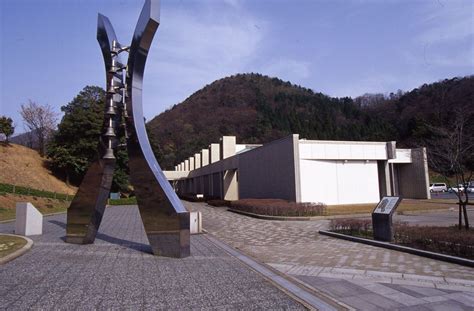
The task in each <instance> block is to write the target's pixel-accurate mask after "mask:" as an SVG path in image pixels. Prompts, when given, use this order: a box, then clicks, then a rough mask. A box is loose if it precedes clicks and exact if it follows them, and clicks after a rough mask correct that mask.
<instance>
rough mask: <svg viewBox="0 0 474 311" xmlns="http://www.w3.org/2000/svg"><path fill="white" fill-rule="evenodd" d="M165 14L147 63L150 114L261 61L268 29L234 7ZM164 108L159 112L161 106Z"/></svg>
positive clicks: (145, 87)
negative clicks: (258, 58)
mask: <svg viewBox="0 0 474 311" xmlns="http://www.w3.org/2000/svg"><path fill="white" fill-rule="evenodd" d="M201 9H202V10H203V11H202V12H201V11H200V12H199V14H198V12H191V11H183V10H182V9H181V10H179V11H178V10H168V11H166V13H165V12H162V17H161V25H160V28H159V30H158V33H157V35H156V38H155V40H156V42H154V45H153V47H152V51H151V52H150V55H149V60H148V61H147V69H146V74H145V85H144V96H146V97H145V100H144V103H145V107H144V111H145V114H146V115H148V116H150V115H153V116H154V115H156V114H158V113H159V112H160V111H162V110H164V109H165V108H166V107H169V106H170V105H173V104H177V103H179V102H181V101H182V100H184V99H185V98H186V97H187V96H189V95H190V94H192V92H194V91H197V90H198V89H199V88H201V87H202V86H204V85H205V84H208V83H211V82H213V81H214V80H216V79H219V78H222V77H225V76H228V75H231V74H234V73H238V72H245V71H246V67H247V65H248V64H249V63H250V62H252V60H254V59H255V58H256V57H258V54H259V53H258V52H259V49H260V45H261V43H262V40H263V37H264V35H265V32H264V31H262V30H261V29H257V28H256V27H255V25H257V24H258V25H262V24H265V22H264V21H262V20H257V19H256V18H254V17H253V16H251V15H250V14H248V13H246V12H243V11H242V10H238V9H234V8H233V7H231V6H224V7H221V8H220V9H219V10H212V9H211V8H209V7H202V8H201ZM157 103H158V106H157Z"/></svg>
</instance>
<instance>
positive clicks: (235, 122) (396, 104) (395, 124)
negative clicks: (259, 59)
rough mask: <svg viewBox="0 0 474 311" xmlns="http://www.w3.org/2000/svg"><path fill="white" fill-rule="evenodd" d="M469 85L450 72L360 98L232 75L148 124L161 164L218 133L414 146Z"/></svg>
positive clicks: (463, 102) (464, 102)
mask: <svg viewBox="0 0 474 311" xmlns="http://www.w3.org/2000/svg"><path fill="white" fill-rule="evenodd" d="M473 83H474V77H473V76H470V77H465V78H455V79H450V80H444V81H441V82H437V83H433V84H429V85H428V84H425V85H423V86H421V87H420V88H417V89H414V90H412V91H410V92H408V93H405V94H403V93H401V92H398V93H397V94H391V95H390V96H384V95H381V94H376V95H374V96H370V94H369V96H368V98H364V100H361V99H360V98H356V99H352V98H349V97H344V98H333V97H329V96H327V95H324V94H322V93H316V92H313V91H312V90H310V89H307V88H304V87H301V86H298V85H294V84H291V83H290V82H284V81H282V80H280V79H278V78H270V77H267V76H263V75H260V74H238V75H234V76H231V77H227V78H223V79H220V80H217V81H215V82H213V83H212V84H210V85H207V86H205V87H204V88H203V89H201V90H199V91H197V92H195V93H194V94H192V95H191V96H190V97H188V98H187V99H186V100H185V101H184V102H182V103H181V104H178V105H175V106H173V107H172V108H171V109H169V110H167V111H165V112H163V113H161V114H160V115H158V116H156V117H155V118H154V119H152V120H151V121H150V122H149V123H148V124H147V127H148V131H149V135H150V140H151V141H152V145H153V146H154V147H155V148H154V150H155V153H156V155H157V157H158V160H159V162H160V164H161V166H162V167H163V168H165V169H171V168H172V167H173V166H174V165H175V164H176V163H179V162H181V161H182V160H184V159H185V158H187V157H189V156H190V155H192V154H194V153H195V152H199V151H200V150H201V148H205V147H207V146H208V145H209V144H210V143H211V142H217V141H218V139H219V138H220V137H221V136H223V135H235V136H237V141H238V142H243V143H266V142H270V141H272V140H274V139H277V138H281V137H284V136H286V135H289V134H291V133H299V134H300V137H302V138H307V139H330V140H369V141H370V140H375V141H376V140H378V141H384V140H385V141H388V140H397V142H398V145H399V146H405V147H413V146H417V145H418V144H419V143H420V141H419V140H418V139H417V137H418V136H419V133H420V132H422V128H423V125H424V124H426V123H429V124H443V123H445V122H453V121H452V116H451V115H452V113H450V111H452V109H454V108H456V109H458V107H462V106H467V107H468V109H470V110H471V111H472V110H473V109H472V108H473V103H474V101H473V90H474V85H473ZM366 97H367V96H366ZM371 97H372V99H374V100H371ZM417 135H418V136H417Z"/></svg>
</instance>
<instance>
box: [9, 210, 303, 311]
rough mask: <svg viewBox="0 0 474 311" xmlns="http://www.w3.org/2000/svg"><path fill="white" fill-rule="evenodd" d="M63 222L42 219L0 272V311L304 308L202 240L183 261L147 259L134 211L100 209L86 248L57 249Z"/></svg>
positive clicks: (59, 217)
mask: <svg viewBox="0 0 474 311" xmlns="http://www.w3.org/2000/svg"><path fill="white" fill-rule="evenodd" d="M65 221H66V215H65V214H63V215H57V216H52V217H46V218H45V220H44V231H43V235H42V236H33V237H32V239H33V240H34V246H33V248H32V249H31V250H30V251H29V252H27V253H26V254H24V255H23V256H21V257H19V258H17V259H15V260H13V261H11V262H9V263H7V264H5V265H2V266H0V280H1V281H0V309H2V310H3V309H5V310H25V309H42V310H44V309H46V310H49V309H50V310H53V309H54V310H58V309H61V310H77V309H79V310H92V309H101V310H105V309H107V310H108V309H128V310H135V309H144V310H150V309H165V310H170V309H172V310H173V309H174V310H183V309H186V310H187V309H218V310H219V309H227V310H228V309H259V310H262V309H294V310H298V309H304V308H303V306H302V305H300V304H299V303H297V302H296V301H295V300H293V299H292V298H290V297H289V296H288V295H286V294H285V293H284V292H283V291H281V290H279V289H278V288H277V287H275V286H274V285H273V284H272V283H270V282H269V281H268V280H267V279H265V278H264V277H263V276H262V275H260V274H259V273H257V272H255V271H254V270H252V269H250V268H249V267H248V266H246V265H244V264H243V263H242V262H241V261H239V260H238V259H236V258H235V257H233V256H231V255H229V254H228V253H226V252H225V251H224V250H223V249H222V248H219V247H217V246H216V245H215V244H214V243H212V242H211V241H210V240H209V239H208V238H206V236H205V235H194V236H192V238H191V254H192V255H191V256H190V257H188V258H185V259H170V258H162V257H155V256H153V255H151V248H150V247H149V245H148V242H147V240H146V236H145V232H144V230H143V225H142V221H141V219H140V216H139V213H138V209H137V208H135V207H112V208H107V209H106V213H105V216H104V220H103V222H102V225H101V227H100V233H99V234H98V235H97V239H96V241H95V243H94V244H92V245H73V244H67V243H64V242H63V240H62V239H63V237H64V235H65V226H66V223H65ZM13 230H14V223H4V224H0V232H2V233H12V231H13Z"/></svg>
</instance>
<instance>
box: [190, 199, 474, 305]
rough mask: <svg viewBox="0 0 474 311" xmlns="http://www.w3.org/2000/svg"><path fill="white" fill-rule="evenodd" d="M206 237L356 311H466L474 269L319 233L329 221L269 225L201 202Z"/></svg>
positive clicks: (194, 206)
mask: <svg viewBox="0 0 474 311" xmlns="http://www.w3.org/2000/svg"><path fill="white" fill-rule="evenodd" d="M185 205H186V207H187V208H188V209H190V210H199V211H201V212H202V213H203V226H204V228H206V229H207V230H208V232H209V233H210V234H212V235H214V236H216V237H217V238H219V239H221V240H222V241H224V242H226V243H228V244H229V245H231V246H233V247H235V248H236V249H239V250H240V251H242V252H244V253H246V254H248V255H250V256H252V257H254V258H256V259H257V260H259V261H261V262H263V263H266V264H267V265H270V266H272V267H273V268H275V269H277V270H279V271H281V272H283V273H286V274H288V275H290V276H293V277H295V278H296V279H298V280H299V281H302V282H304V283H306V284H308V285H309V286H311V287H313V288H315V289H316V290H319V291H321V292H324V293H326V294H327V295H329V296H331V297H333V298H335V299H337V300H338V301H340V302H343V303H346V304H348V305H350V306H352V307H354V308H356V309H359V310H381V309H387V310H393V309H402V310H405V309H406V310H411V309H416V310H472V309H473V308H474V269H472V268H469V267H464V266H460V265H456V264H450V263H446V262H442V261H437V260H432V259H428V258H424V257H420V256H416V255H411V254H407V253H402V252H398V251H393V250H388V249H384V248H378V247H374V246H370V245H365V244H360V243H354V242H349V241H345V240H340V239H336V238H331V237H327V236H323V235H319V233H318V231H319V230H321V229H327V227H328V224H329V221H328V220H318V221H270V220H262V219H256V218H251V217H247V216H243V215H239V214H235V213H232V212H229V211H227V210H226V209H225V208H215V207H211V206H208V205H205V204H203V203H189V202H185Z"/></svg>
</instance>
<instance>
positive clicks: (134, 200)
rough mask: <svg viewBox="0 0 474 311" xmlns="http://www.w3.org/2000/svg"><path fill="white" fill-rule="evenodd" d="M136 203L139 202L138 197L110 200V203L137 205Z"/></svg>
mask: <svg viewBox="0 0 474 311" xmlns="http://www.w3.org/2000/svg"><path fill="white" fill-rule="evenodd" d="M135 204H137V198H136V197H130V198H121V199H110V200H109V205H135Z"/></svg>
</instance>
